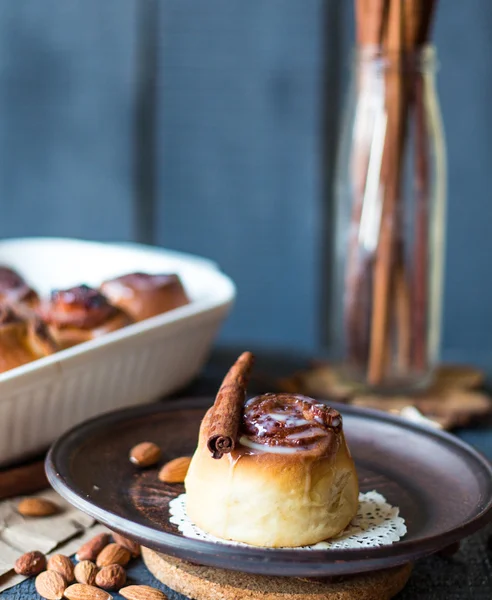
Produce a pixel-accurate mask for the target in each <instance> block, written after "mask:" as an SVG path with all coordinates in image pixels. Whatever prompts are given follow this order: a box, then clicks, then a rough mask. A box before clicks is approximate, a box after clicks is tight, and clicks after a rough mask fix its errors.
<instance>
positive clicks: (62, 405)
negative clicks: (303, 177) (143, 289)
mask: <svg viewBox="0 0 492 600" xmlns="http://www.w3.org/2000/svg"><path fill="white" fill-rule="evenodd" d="M0 264H3V265H8V266H10V267H13V268H14V269H16V270H18V271H19V272H20V273H21V274H22V275H23V276H24V277H25V279H26V280H27V281H28V282H29V283H30V284H31V285H32V286H33V287H34V288H35V289H36V290H38V291H39V292H40V293H41V294H42V295H45V294H49V292H50V291H51V290H52V289H53V288H66V287H70V286H73V285H79V284H81V283H87V284H88V285H92V286H97V285H99V284H100V283H101V282H102V281H103V280H104V279H107V278H111V277H115V276H118V275H121V274H123V273H130V272H133V271H145V272H148V273H158V272H163V273H166V272H176V273H178V274H179V275H180V276H181V278H182V280H183V283H184V285H185V287H186V290H187V292H188V294H189V296H190V299H191V303H190V304H189V305H187V306H183V307H180V308H178V309H175V310H172V311H169V312H167V313H164V314H162V315H159V316H156V317H153V318H152V319H147V320H146V321H142V322H140V323H136V324H135V325H130V326H129V327H125V328H123V329H120V330H119V331H115V332H113V333H109V334H107V335H104V336H102V337H101V338H99V339H97V340H92V341H90V342H85V343H83V344H80V345H78V346H75V347H73V348H70V349H68V350H63V351H62V352H58V353H57V354H54V355H52V356H49V357H46V358H42V359H40V360H37V361H35V362H32V363H30V364H28V365H24V366H21V367H18V368H16V369H12V370H10V371H7V372H5V373H2V374H0V465H5V464H7V463H11V462H14V461H16V460H17V459H20V458H24V457H26V456H29V455H32V454H34V453H36V452H38V451H40V450H42V449H43V448H45V447H47V446H48V445H49V444H50V443H51V442H52V441H53V440H54V439H55V438H56V437H58V436H59V435H60V434H61V433H62V432H63V431H65V430H66V429H68V428H70V427H72V426H74V425H76V424H77V423H79V422H81V421H83V420H85V419H87V418H89V417H93V416H95V415H98V414H101V413H103V412H107V411H110V410H113V409H116V408H121V407H124V406H130V405H134V404H141V403H145V402H150V401H152V400H155V399H157V398H158V397H162V396H164V395H166V394H170V393H171V392H173V391H175V390H177V389H178V388H180V387H182V386H184V385H185V384H186V383H188V382H189V381H190V380H191V379H193V377H194V376H195V375H197V373H198V372H199V370H200V369H201V368H202V366H203V364H204V362H205V361H206V359H207V356H208V353H209V350H210V349H211V345H212V342H213V340H214V337H215V335H216V334H217V332H218V329H219V327H220V325H221V323H222V321H223V320H224V318H225V317H226V315H227V313H228V311H229V309H230V307H231V306H232V303H233V301H234V297H235V287H234V284H233V283H232V281H231V280H230V279H229V278H228V277H226V276H225V275H224V274H222V273H221V272H220V271H219V270H218V268H217V266H216V265H215V263H213V262H211V261H208V260H205V259H201V258H198V257H195V256H191V255H186V254H181V253H178V252H172V251H168V250H161V249H156V248H152V247H147V246H141V245H137V244H104V243H98V242H87V241H79V240H73V239H60V238H25V239H12V240H6V241H2V242H0Z"/></svg>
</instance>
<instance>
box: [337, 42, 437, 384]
mask: <svg viewBox="0 0 492 600" xmlns="http://www.w3.org/2000/svg"><path fill="white" fill-rule="evenodd" d="M435 72H436V54H435V50H434V48H433V47H431V46H426V47H423V48H422V49H420V50H419V51H418V52H413V53H411V54H403V53H398V54H392V55H391V54H388V53H383V52H382V51H380V50H379V49H375V48H362V49H360V50H358V51H357V55H356V60H355V62H354V66H353V72H352V82H351V89H350V94H349V98H348V104H347V107H346V115H345V121H344V126H343V129H342V131H341V137H340V143H339V148H338V158H337V172H336V188H335V251H334V257H335V265H334V269H333V276H334V280H333V285H332V293H333V297H332V323H334V325H335V326H334V329H333V330H332V342H333V343H334V348H333V350H334V351H335V355H336V358H337V359H338V361H337V364H338V365H339V371H340V373H339V374H340V375H341V376H342V377H343V378H344V379H345V380H349V381H350V382H352V383H354V382H355V383H357V384H359V385H360V384H362V385H363V386H364V387H367V388H369V389H371V390H378V391H383V392H384V391H389V392H395V391H399V392H402V391H410V390H413V389H415V388H422V387H425V386H426V385H427V384H428V383H429V382H430V380H431V378H432V371H433V367H434V366H435V364H436V361H437V358H438V352H439V345H440V330H441V312H442V311H441V300H442V291H443V290H442V288H443V266H444V265H443V258H444V233H445V204H446V202H445V196H446V194H445V183H446V158H445V143H444V137H443V131H442V126H441V115H440V108H439V102H438V98H437V94H436V88H435Z"/></svg>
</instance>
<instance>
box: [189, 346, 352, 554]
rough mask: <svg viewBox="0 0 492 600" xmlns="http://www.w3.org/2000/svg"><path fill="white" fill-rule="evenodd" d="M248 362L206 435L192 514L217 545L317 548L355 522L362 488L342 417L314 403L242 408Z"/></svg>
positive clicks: (267, 397) (260, 401)
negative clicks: (223, 541)
mask: <svg viewBox="0 0 492 600" xmlns="http://www.w3.org/2000/svg"><path fill="white" fill-rule="evenodd" d="M251 363H252V355H251V354H250V353H245V354H243V355H242V356H241V357H240V358H239V360H238V362H237V363H236V365H234V367H233V368H232V369H231V371H230V372H229V374H228V375H227V377H226V378H225V380H224V383H223V385H222V387H221V389H220V391H219V394H218V396H217V399H216V402H215V404H214V406H213V407H212V408H210V409H209V411H208V412H207V414H206V415H205V418H204V419H203V422H202V424H201V428H200V434H199V441H198V448H197V450H196V452H195V454H194V456H193V459H192V461H191V465H190V468H189V470H188V474H187V476H186V480H185V487H186V497H187V512H188V515H189V517H190V518H191V520H192V521H194V522H195V523H196V524H197V525H198V526H199V527H201V528H202V529H203V530H204V531H206V532H208V533H211V534H213V535H215V536H217V537H220V538H223V539H228V540H234V541H238V542H245V543H248V544H252V545H255V546H263V547H272V548H274V547H295V546H304V545H310V544H315V543H317V542H320V541H323V540H325V539H328V538H331V537H333V536H336V535H337V534H339V533H340V532H341V531H343V529H345V527H347V525H348V524H349V523H350V521H351V520H352V519H353V517H354V516H355V515H356V513H357V508H358V496H359V486H358V480H357V474H356V471H355V466H354V462H353V460H352V458H351V456H350V452H349V449H348V447H347V444H346V442H345V437H344V433H343V424H342V417H341V416H340V414H339V413H338V412H337V411H336V410H334V409H332V408H330V407H329V406H327V405H325V404H322V403H320V402H317V401H316V400H313V399H312V398H308V397H306V396H300V395H291V394H263V395H261V396H258V397H256V398H252V399H250V400H248V401H247V402H245V388H246V386H245V383H246V380H247V377H248V373H249V370H250V368H251Z"/></svg>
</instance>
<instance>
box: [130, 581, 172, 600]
mask: <svg viewBox="0 0 492 600" xmlns="http://www.w3.org/2000/svg"><path fill="white" fill-rule="evenodd" d="M119 594H121V595H122V596H123V598H126V600H167V596H166V594H164V593H163V592H161V591H160V590H158V589H157V588H153V587H150V585H129V586H127V587H124V588H121V590H120V591H119Z"/></svg>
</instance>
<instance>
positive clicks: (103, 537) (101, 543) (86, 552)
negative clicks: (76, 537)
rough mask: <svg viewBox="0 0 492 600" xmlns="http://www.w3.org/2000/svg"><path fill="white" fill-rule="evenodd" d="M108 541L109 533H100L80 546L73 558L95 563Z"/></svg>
mask: <svg viewBox="0 0 492 600" xmlns="http://www.w3.org/2000/svg"><path fill="white" fill-rule="evenodd" d="M109 541H110V537H109V533H100V534H99V535H96V536H94V537H93V538H92V539H90V540H89V541H88V542H86V543H85V544H84V545H83V546H81V547H80V548H79V550H78V552H77V554H76V555H75V558H76V559H77V560H92V561H95V560H96V558H97V557H98V556H99V554H100V552H101V550H102V549H103V548H105V547H106V546H107V545H108V544H109Z"/></svg>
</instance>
